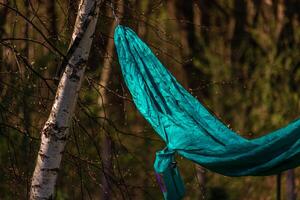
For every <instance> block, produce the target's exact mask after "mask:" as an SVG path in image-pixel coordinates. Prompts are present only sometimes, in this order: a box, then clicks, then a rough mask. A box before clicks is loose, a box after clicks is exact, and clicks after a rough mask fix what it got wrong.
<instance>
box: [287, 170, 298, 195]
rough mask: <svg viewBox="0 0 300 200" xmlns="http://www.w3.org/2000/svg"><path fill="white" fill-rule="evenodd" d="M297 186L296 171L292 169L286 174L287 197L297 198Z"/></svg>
mask: <svg viewBox="0 0 300 200" xmlns="http://www.w3.org/2000/svg"><path fill="white" fill-rule="evenodd" d="M296 197H297V195H296V188H295V171H294V169H290V170H288V171H287V174H286V199H287V200H296V199H297V198H296Z"/></svg>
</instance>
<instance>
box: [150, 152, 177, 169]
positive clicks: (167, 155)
mask: <svg viewBox="0 0 300 200" xmlns="http://www.w3.org/2000/svg"><path fill="white" fill-rule="evenodd" d="M175 152H176V151H175V150H173V149H171V148H169V147H166V148H164V149H163V150H161V151H158V152H156V158H155V162H154V169H155V171H156V172H157V173H162V172H164V171H165V170H166V169H167V168H169V167H171V166H174V165H175V166H176V162H175V158H174V154H175Z"/></svg>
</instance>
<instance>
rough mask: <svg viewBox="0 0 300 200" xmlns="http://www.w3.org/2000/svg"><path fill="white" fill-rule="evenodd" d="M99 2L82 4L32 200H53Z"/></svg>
mask: <svg viewBox="0 0 300 200" xmlns="http://www.w3.org/2000/svg"><path fill="white" fill-rule="evenodd" d="M98 4H99V1H97V0H81V3H80V5H79V9H78V16H77V19H76V23H75V28H74V31H73V35H72V41H71V45H70V49H69V51H68V54H67V55H68V57H67V58H68V60H67V65H66V68H65V71H64V73H63V75H62V78H61V80H60V82H59V85H58V88H57V92H56V96H55V101H54V104H53V106H52V109H51V112H50V116H49V118H48V120H47V122H46V123H45V125H44V128H43V129H42V131H41V146H40V150H39V153H38V157H37V161H36V166H35V170H34V173H33V177H32V182H31V192H30V199H32V200H33V199H54V188H55V183H56V179H57V174H58V171H59V168H60V163H61V159H62V154H63V152H64V148H65V145H66V141H67V139H68V136H69V125H70V121H71V118H72V115H73V113H74V109H75V105H76V101H77V96H78V93H79V90H80V87H81V82H82V79H83V76H84V71H85V64H86V61H87V59H88V55H89V52H90V48H91V44H92V40H93V35H94V31H95V26H96V23H97V18H98V14H99V5H98Z"/></svg>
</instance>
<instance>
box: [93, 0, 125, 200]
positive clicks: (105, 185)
mask: <svg viewBox="0 0 300 200" xmlns="http://www.w3.org/2000/svg"><path fill="white" fill-rule="evenodd" d="M115 2H118V1H115ZM116 9H117V10H118V13H123V2H122V1H120V2H118V6H117V8H116ZM112 17H114V16H112ZM116 25H117V22H116V21H115V20H114V21H113V23H112V25H111V29H110V34H109V36H112V37H113V35H114V31H115V27H116ZM113 54H114V40H113V39H111V38H108V42H107V46H106V55H105V57H104V61H103V65H102V66H103V67H102V71H101V77H100V81H99V92H100V97H99V99H98V104H99V106H100V109H101V110H100V113H99V116H101V117H104V118H109V119H110V118H111V117H110V110H109V109H108V103H109V97H108V94H107V90H106V87H107V86H108V83H109V80H110V78H111V76H112V62H113ZM103 126H104V124H103ZM101 133H104V131H103V130H101ZM101 143H102V145H101V147H102V151H101V157H102V166H103V176H102V180H101V183H102V198H101V199H103V200H109V199H111V192H112V190H111V187H112V186H111V184H110V181H109V177H111V175H112V174H113V171H112V158H113V156H112V139H111V136H110V135H109V134H105V135H103V139H102V142H101Z"/></svg>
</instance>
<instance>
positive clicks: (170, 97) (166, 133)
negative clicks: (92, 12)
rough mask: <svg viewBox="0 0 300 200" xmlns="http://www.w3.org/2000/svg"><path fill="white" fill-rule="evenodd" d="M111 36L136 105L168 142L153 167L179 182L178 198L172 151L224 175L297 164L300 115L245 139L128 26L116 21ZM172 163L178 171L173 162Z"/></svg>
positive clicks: (260, 172)
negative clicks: (274, 128)
mask: <svg viewBox="0 0 300 200" xmlns="http://www.w3.org/2000/svg"><path fill="white" fill-rule="evenodd" d="M114 41H115V45H116V49H117V53H118V58H119V63H120V65H121V68H122V73H123V77H124V80H125V83H126V85H127V87H128V89H129V91H130V93H131V95H132V99H133V101H134V103H135V105H136V107H137V109H138V110H139V111H140V113H141V114H142V115H143V116H144V117H145V119H146V120H147V121H148V122H149V123H150V124H151V125H152V127H153V129H154V130H155V131H156V132H157V133H158V134H159V135H160V137H161V138H162V139H163V140H164V141H165V142H166V148H165V149H164V150H162V151H159V152H157V154H156V160H155V163H154V168H155V171H156V172H157V173H159V174H162V175H163V174H164V173H168V177H169V178H166V179H165V180H164V181H167V182H168V183H167V184H166V185H170V184H171V185H173V187H178V185H179V187H180V188H179V191H180V192H179V193H180V194H178V195H177V196H178V199H180V198H181V197H180V196H182V195H183V193H184V187H183V185H182V184H180V180H181V179H180V177H179V178H178V176H179V173H177V174H176V173H175V174H176V175H174V173H173V177H175V178H177V182H176V181H175V182H174V181H172V180H174V179H172V176H171V179H170V174H171V175H172V173H171V172H170V170H171V169H172V168H170V167H172V165H173V164H172V163H174V154H175V153H178V154H180V155H181V156H183V157H185V158H187V159H189V160H192V161H193V162H195V163H198V164H199V165H201V166H203V167H205V168H207V169H209V170H212V171H214V172H217V173H220V174H223V175H226V176H249V175H251V176H264V175H273V174H278V173H279V172H281V171H283V170H287V169H290V168H294V167H296V166H298V165H299V164H300V120H296V121H293V122H291V123H290V124H288V125H287V126H285V127H283V128H281V129H278V130H276V131H274V132H272V133H269V134H264V136H262V137H259V138H256V139H252V140H249V139H246V138H244V137H242V136H240V135H239V134H237V133H235V132H234V131H232V130H231V129H229V128H228V127H227V126H226V125H224V124H223V123H222V122H221V121H219V120H218V119H217V118H216V117H215V116H214V115H213V114H211V113H210V112H209V111H208V110H207V109H206V108H205V107H204V106H203V105H202V104H201V103H200V102H199V101H198V100H197V99H196V98H195V97H193V96H192V95H191V94H190V93H189V92H188V91H186V90H185V89H184V88H183V87H182V86H181V85H180V84H179V83H178V82H177V81H176V79H175V78H174V76H173V75H172V74H171V73H170V72H169V71H168V70H167V69H166V68H165V67H164V66H163V65H162V64H161V62H160V61H159V60H158V58H157V57H156V56H155V55H154V54H153V52H152V51H151V50H150V48H149V47H148V46H147V45H146V44H145V43H144V42H143V41H142V40H141V39H140V38H139V37H138V36H137V35H136V33H135V32H133V31H132V30H131V29H130V28H128V27H124V26H120V25H119V26H117V27H116V30H115V35H114ZM173 169H176V170H175V171H176V172H177V167H175V168H173ZM171 171H172V170H171ZM176 183H178V185H176ZM167 192H168V191H167ZM170 193H172V194H174V191H171V192H170ZM175 196H176V195H175ZM165 198H166V199H172V198H171V197H170V198H169V197H168V196H167V195H165Z"/></svg>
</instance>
